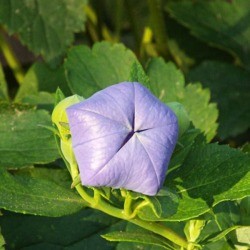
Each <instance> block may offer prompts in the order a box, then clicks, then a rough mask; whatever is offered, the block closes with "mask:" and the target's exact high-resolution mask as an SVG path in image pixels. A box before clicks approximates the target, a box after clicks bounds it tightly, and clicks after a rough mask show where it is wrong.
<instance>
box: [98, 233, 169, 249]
mask: <svg viewBox="0 0 250 250" xmlns="http://www.w3.org/2000/svg"><path fill="white" fill-rule="evenodd" d="M102 237H103V238H104V239H106V240H109V241H120V242H123V241H125V242H136V243H142V244H148V245H155V246H160V247H163V248H164V249H170V250H171V249H173V248H172V247H171V246H169V244H168V243H167V242H166V241H165V239H164V238H163V237H160V236H158V235H156V234H153V233H141V232H112V233H108V234H105V235H102Z"/></svg>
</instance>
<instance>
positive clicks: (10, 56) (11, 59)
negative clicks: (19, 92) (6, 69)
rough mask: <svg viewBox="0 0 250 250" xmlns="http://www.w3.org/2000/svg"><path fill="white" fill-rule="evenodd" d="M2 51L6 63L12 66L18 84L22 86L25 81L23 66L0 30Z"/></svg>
mask: <svg viewBox="0 0 250 250" xmlns="http://www.w3.org/2000/svg"><path fill="white" fill-rule="evenodd" d="M0 49H1V50H2V52H3V55H4V57H5V59H6V62H7V63H8V65H9V66H10V68H11V70H12V72H13V74H14V76H15V78H16V80H17V82H18V83H19V84H20V85H21V84H22V82H23V79H24V73H23V70H22V67H21V64H20V62H19V61H18V59H17V57H16V56H15V54H14V51H13V50H12V48H11V46H10V45H9V44H8V42H7V41H6V39H5V38H4V35H3V34H2V32H1V30H0Z"/></svg>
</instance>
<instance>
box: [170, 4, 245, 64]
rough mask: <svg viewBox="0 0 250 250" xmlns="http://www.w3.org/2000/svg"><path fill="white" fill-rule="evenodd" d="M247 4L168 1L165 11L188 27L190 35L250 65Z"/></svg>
mask: <svg viewBox="0 0 250 250" xmlns="http://www.w3.org/2000/svg"><path fill="white" fill-rule="evenodd" d="M249 9H250V2H249V1H248V0H233V1H230V2H229V1H220V0H215V1H201V0H198V1H195V2H193V1H178V2H174V1H171V2H170V3H169V4H168V5H167V10H168V12H169V13H170V14H171V16H173V17H174V18H176V19H177V21H179V22H181V23H182V24H183V25H185V26H186V27H188V28H189V29H190V31H191V32H192V34H193V35H195V36H197V37H198V38H200V39H202V40H204V41H206V42H208V43H209V44H212V45H214V46H216V47H220V48H223V49H225V50H227V51H229V52H230V53H231V54H233V55H237V56H239V58H240V59H241V61H242V62H243V63H245V64H246V65H247V67H248V68H249V66H250V46H249V44H250V27H249V22H250V15H249Z"/></svg>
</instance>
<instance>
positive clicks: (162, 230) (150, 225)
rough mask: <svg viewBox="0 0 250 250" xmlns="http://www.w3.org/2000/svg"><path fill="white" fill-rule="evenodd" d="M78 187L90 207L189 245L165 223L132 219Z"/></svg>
mask: <svg viewBox="0 0 250 250" xmlns="http://www.w3.org/2000/svg"><path fill="white" fill-rule="evenodd" d="M76 189H77V191H78V193H79V194H80V195H81V197H82V198H83V199H84V200H85V201H86V202H87V203H88V204H89V207H91V208H94V209H97V210H100V211H102V212H104V213H106V214H108V215H111V216H114V217H117V218H119V219H122V220H127V221H129V222H131V223H134V224H136V225H138V226H140V227H142V228H144V229H147V230H149V231H151V232H154V233H156V234H158V235H161V236H163V237H164V238H166V239H168V240H170V241H172V242H174V243H175V244H177V245H179V246H180V247H182V248H187V247H188V242H187V241H186V240H185V239H183V238H182V237H181V236H179V235H178V234H176V233H175V232H174V231H172V230H171V229H170V228H167V227H165V226H164V225H162V224H160V223H159V222H150V221H143V220H141V219H139V218H132V219H131V218H129V217H128V216H127V215H126V213H125V212H124V210H122V209H119V208H117V207H114V206H112V205H111V204H109V203H107V202H105V201H104V200H102V199H99V200H98V203H97V202H96V199H94V197H91V196H90V195H89V194H88V193H87V192H86V191H85V190H84V188H83V186H81V185H80V184H79V185H77V186H76Z"/></svg>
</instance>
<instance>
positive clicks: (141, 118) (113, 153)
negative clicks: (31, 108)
mask: <svg viewBox="0 0 250 250" xmlns="http://www.w3.org/2000/svg"><path fill="white" fill-rule="evenodd" d="M66 112H67V115H68V120H69V125H70V131H71V135H72V143H73V150H74V153H75V157H76V161H77V163H78V166H79V171H80V176H81V181H82V184H83V185H86V186H108V187H113V188H125V189H129V190H133V191H136V192H139V193H143V194H146V195H155V194H156V193H157V192H158V191H159V189H160V188H161V186H162V185H163V182H164V179H165V174H166V169H167V166H168V163H169V160H170V157H171V155H172V152H173V150H174V147H175V144H176V141H177V138H178V121H177V118H176V116H175V114H174V113H173V111H172V110H171V109H170V108H168V107H167V106H166V105H164V104H163V103H162V102H160V101H159V100H158V99H157V98H156V97H155V96H153V95H152V94H151V93H150V92H149V90H148V89H146V88H145V87H143V86H142V85H141V84H139V83H136V82H133V83H131V82H123V83H119V84H116V85H113V86H110V87H108V88H106V89H104V90H101V91H99V92H97V93H95V94H94V95H93V96H92V97H90V98H88V99H86V100H85V101H83V102H80V103H78V104H74V105H72V106H70V107H69V108H67V110H66Z"/></svg>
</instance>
